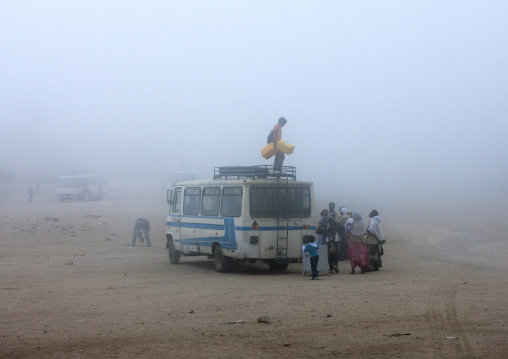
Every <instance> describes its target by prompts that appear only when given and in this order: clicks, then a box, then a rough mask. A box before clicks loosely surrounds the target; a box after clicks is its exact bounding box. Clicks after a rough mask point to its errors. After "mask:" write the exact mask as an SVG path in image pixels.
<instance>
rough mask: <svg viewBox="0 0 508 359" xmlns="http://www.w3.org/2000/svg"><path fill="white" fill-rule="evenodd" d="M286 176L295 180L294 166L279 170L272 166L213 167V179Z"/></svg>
mask: <svg viewBox="0 0 508 359" xmlns="http://www.w3.org/2000/svg"><path fill="white" fill-rule="evenodd" d="M277 177H279V178H280V177H286V178H288V179H292V180H293V181H294V180H296V167H293V166H283V167H282V171H281V172H275V171H274V170H273V166H270V165H259V166H224V167H214V169H213V179H240V178H253V179H254V178H277Z"/></svg>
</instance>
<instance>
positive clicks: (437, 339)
mask: <svg viewBox="0 0 508 359" xmlns="http://www.w3.org/2000/svg"><path fill="white" fill-rule="evenodd" d="M456 294H457V286H454V287H449V286H442V287H438V288H436V289H435V290H434V291H433V293H432V295H431V297H430V301H429V309H428V310H427V312H426V313H425V319H426V320H427V322H428V325H429V330H430V344H431V348H432V357H433V358H443V357H446V358H453V357H455V358H461V359H462V358H475V355H474V352H473V348H472V347H471V344H470V343H469V339H468V338H467V336H466V334H465V332H464V330H463V329H462V326H461V324H460V321H459V318H458V316H457V308H456V304H455V296H456ZM446 337H454V338H455V339H446Z"/></svg>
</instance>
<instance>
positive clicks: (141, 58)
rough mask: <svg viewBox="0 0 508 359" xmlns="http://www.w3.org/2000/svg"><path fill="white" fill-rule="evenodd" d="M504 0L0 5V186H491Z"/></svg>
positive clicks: (503, 61) (501, 167)
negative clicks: (191, 178)
mask: <svg viewBox="0 0 508 359" xmlns="http://www.w3.org/2000/svg"><path fill="white" fill-rule="evenodd" d="M507 17H508V3H507V2H506V1H354V2H353V1H258V0H256V1H143V2H141V1H5V0H2V1H0V49H1V56H0V130H1V132H2V134H3V136H2V137H3V138H2V141H1V142H0V174H1V177H6V178H10V177H12V176H13V174H22V175H23V176H29V175H30V174H31V173H46V174H48V175H51V176H57V175H62V174H67V173H65V172H72V171H83V172H93V173H106V174H108V175H122V176H136V175H139V173H140V172H144V173H146V174H147V175H154V176H167V175H168V173H169V172H170V171H172V170H178V169H187V170H198V171H200V172H201V173H202V174H203V176H204V177H210V176H211V175H212V171H213V167H214V166H221V165H257V164H272V161H271V160H270V161H266V160H265V159H263V158H262V157H261V155H260V150H261V148H262V147H263V146H264V145H265V144H266V142H265V141H266V136H267V134H268V132H269V131H270V130H271V128H272V127H273V126H274V125H275V123H276V121H277V119H278V118H279V117H280V116H284V117H285V118H286V119H287V120H288V124H287V125H286V127H284V129H283V138H284V139H285V140H287V141H288V142H290V143H292V144H294V145H295V146H296V148H295V152H294V154H292V155H290V156H287V157H286V161H285V165H292V166H296V167H297V171H298V174H299V178H300V179H308V180H312V181H314V182H315V184H316V187H318V186H321V187H322V188H324V187H328V186H336V187H340V186H344V187H348V188H351V186H353V185H358V186H374V187H377V188H380V189H382V188H383V186H385V187H387V188H388V187H390V188H394V187H397V186H408V185H410V186H415V187H422V188H423V187H425V188H427V187H433V186H437V187H440V188H448V187H449V188H455V187H460V188H464V189H466V190H467V189H468V188H471V187H472V186H473V187H474V186H475V185H476V184H479V183H483V184H485V186H490V187H494V188H501V189H506V184H505V183H506V182H507V181H508V159H507V157H506V152H507V151H506V144H505V142H506V140H505V136H506V133H507V125H506V119H507V114H508V104H507V100H506V97H507V94H508V91H507V90H508V56H507V50H506V44H507V43H508V21H507V20H508V19H507Z"/></svg>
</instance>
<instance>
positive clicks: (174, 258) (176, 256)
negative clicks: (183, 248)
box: [168, 240, 180, 264]
mask: <svg viewBox="0 0 508 359" xmlns="http://www.w3.org/2000/svg"><path fill="white" fill-rule="evenodd" d="M168 253H169V263H171V264H178V263H180V251H177V250H176V249H175V245H174V244H173V240H170V241H169V242H168Z"/></svg>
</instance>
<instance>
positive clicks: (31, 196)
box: [26, 184, 34, 203]
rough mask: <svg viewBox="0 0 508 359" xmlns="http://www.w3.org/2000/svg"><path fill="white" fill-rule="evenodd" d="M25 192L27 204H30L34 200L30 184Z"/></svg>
mask: <svg viewBox="0 0 508 359" xmlns="http://www.w3.org/2000/svg"><path fill="white" fill-rule="evenodd" d="M26 192H27V193H28V202H30V203H32V202H33V200H34V188H33V187H32V184H30V185H29V186H28V188H27V189H26Z"/></svg>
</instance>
